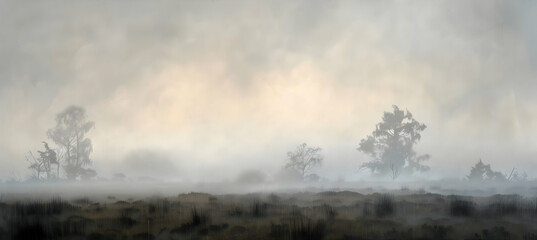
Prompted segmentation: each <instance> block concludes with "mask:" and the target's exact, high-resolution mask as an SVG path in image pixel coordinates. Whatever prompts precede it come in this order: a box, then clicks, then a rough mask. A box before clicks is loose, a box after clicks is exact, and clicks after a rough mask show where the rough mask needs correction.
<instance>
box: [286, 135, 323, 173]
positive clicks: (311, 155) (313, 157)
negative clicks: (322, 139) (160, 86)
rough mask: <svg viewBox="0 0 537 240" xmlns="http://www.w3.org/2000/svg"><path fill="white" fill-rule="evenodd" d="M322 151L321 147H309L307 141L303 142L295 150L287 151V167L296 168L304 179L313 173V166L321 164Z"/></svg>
mask: <svg viewBox="0 0 537 240" xmlns="http://www.w3.org/2000/svg"><path fill="white" fill-rule="evenodd" d="M320 151H321V148H320V147H308V145H307V144H306V143H302V144H300V145H298V147H297V148H296V150H295V151H294V152H287V157H288V158H289V163H287V165H285V167H286V168H288V169H294V170H296V171H297V172H298V173H299V174H300V175H301V176H302V178H303V179H304V178H305V177H307V176H308V175H309V174H310V173H311V169H312V168H314V167H315V166H318V165H321V162H322V160H323V156H322V155H321V154H320V153H319V152H320Z"/></svg>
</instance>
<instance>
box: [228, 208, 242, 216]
mask: <svg viewBox="0 0 537 240" xmlns="http://www.w3.org/2000/svg"><path fill="white" fill-rule="evenodd" d="M243 214H244V210H242V208H240V207H238V206H235V207H232V208H231V209H229V210H228V211H227V215H228V216H230V217H240V216H242V215H243Z"/></svg>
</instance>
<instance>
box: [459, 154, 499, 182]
mask: <svg viewBox="0 0 537 240" xmlns="http://www.w3.org/2000/svg"><path fill="white" fill-rule="evenodd" d="M466 178H468V180H470V181H483V180H499V181H506V180H507V178H506V177H505V175H503V174H502V173H500V172H495V171H493V170H492V168H491V167H490V164H484V163H483V161H481V159H479V162H477V163H476V164H475V165H474V166H473V167H472V169H470V174H469V175H468V176H466Z"/></svg>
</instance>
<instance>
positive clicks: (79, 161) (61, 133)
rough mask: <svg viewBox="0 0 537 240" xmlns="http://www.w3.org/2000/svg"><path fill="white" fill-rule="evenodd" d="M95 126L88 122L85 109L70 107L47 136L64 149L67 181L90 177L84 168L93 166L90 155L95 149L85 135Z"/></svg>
mask: <svg viewBox="0 0 537 240" xmlns="http://www.w3.org/2000/svg"><path fill="white" fill-rule="evenodd" d="M93 126H94V123H93V122H91V121H87V120H86V111H85V110H84V109H83V108H81V107H77V106H70V107H68V108H67V109H65V110H64V111H62V112H60V113H59V114H58V115H56V127H54V128H52V129H50V130H48V132H47V136H48V137H49V138H50V139H52V140H53V141H54V142H55V143H56V144H58V146H60V147H61V148H62V151H63V158H64V159H63V160H64V161H63V162H64V165H63V169H64V171H65V174H66V176H67V179H70V180H74V179H77V178H78V177H80V176H82V175H84V176H88V174H87V170H88V169H84V168H83V167H84V166H87V165H89V164H91V159H90V157H89V155H90V154H91V152H92V151H93V147H92V144H91V140H90V139H89V138H86V136H85V135H86V133H87V132H88V131H89V130H90V129H91V128H93ZM90 175H92V174H90Z"/></svg>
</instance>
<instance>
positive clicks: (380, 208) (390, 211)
mask: <svg viewBox="0 0 537 240" xmlns="http://www.w3.org/2000/svg"><path fill="white" fill-rule="evenodd" d="M374 208H375V215H376V216H377V217H389V216H393V215H394V214H395V201H394V200H393V197H392V196H391V195H388V194H383V195H381V196H380V197H379V198H378V199H377V200H376V201H375V204H374Z"/></svg>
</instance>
